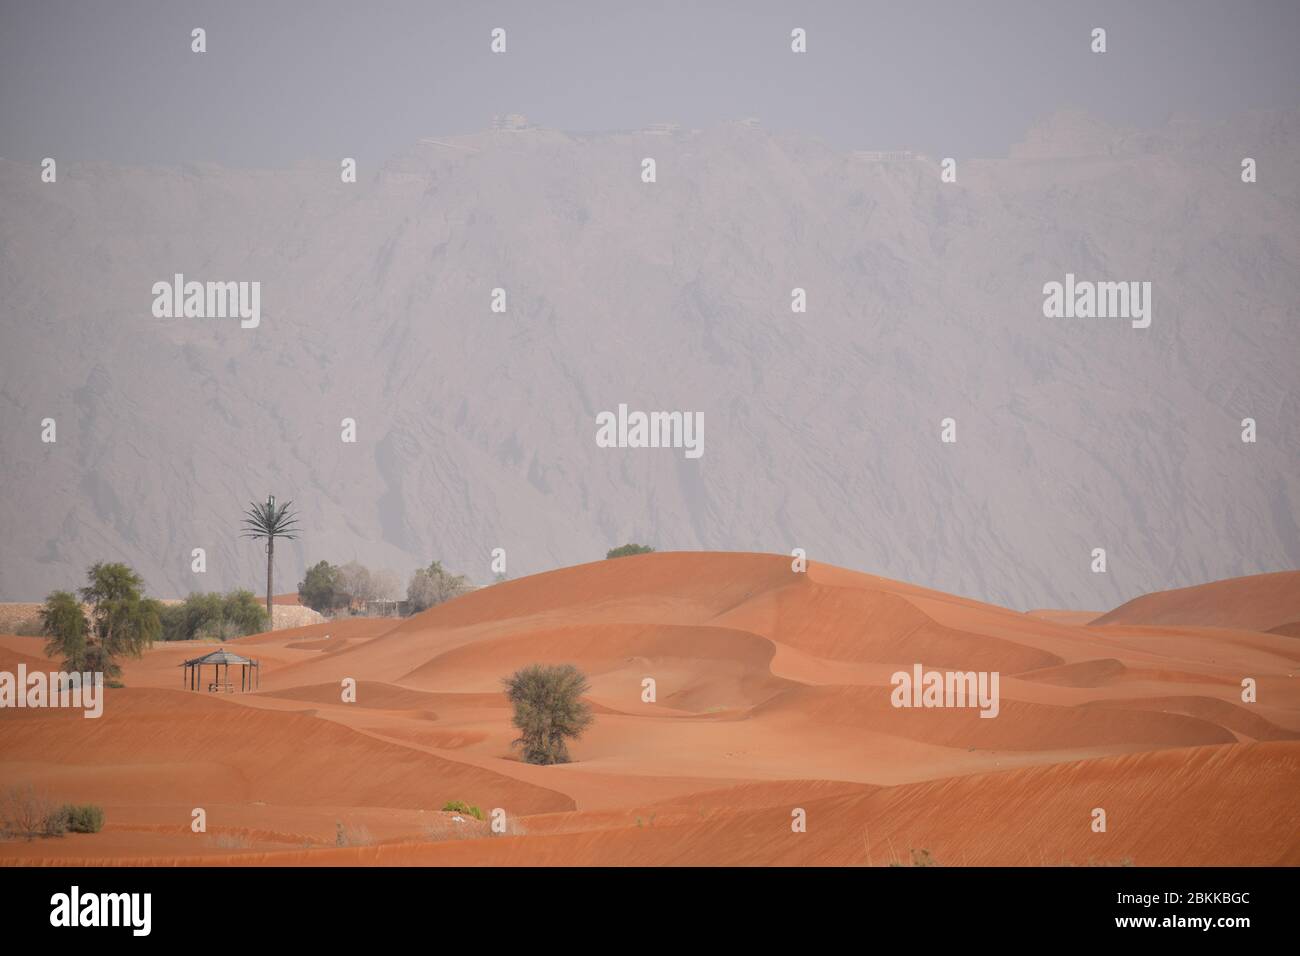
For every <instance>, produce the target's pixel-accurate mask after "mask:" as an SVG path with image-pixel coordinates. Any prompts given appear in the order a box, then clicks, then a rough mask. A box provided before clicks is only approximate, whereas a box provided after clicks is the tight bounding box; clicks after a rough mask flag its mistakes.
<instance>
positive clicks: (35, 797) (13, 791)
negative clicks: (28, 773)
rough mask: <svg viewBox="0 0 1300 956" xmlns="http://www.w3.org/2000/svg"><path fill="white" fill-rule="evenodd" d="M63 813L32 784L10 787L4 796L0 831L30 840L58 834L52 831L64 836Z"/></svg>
mask: <svg viewBox="0 0 1300 956" xmlns="http://www.w3.org/2000/svg"><path fill="white" fill-rule="evenodd" d="M59 812H60V811H59V808H58V807H56V806H55V805H54V802H53V801H52V800H50V799H49V798H48V797H47V796H45V795H44V794H43V793H38V792H37V790H36V788H35V787H33V786H32V785H31V784H27V785H26V786H21V787H10V788H9V789H8V790H6V791H5V792H4V794H3V795H0V831H3V832H4V833H6V834H9V835H12V836H20V837H23V838H24V839H26V840H34V839H36V838H37V837H38V836H52V835H55V834H53V833H51V829H54V830H56V831H57V832H58V833H62V832H63V831H62V830H60V829H58V827H59V824H60V823H61V818H60V816H59Z"/></svg>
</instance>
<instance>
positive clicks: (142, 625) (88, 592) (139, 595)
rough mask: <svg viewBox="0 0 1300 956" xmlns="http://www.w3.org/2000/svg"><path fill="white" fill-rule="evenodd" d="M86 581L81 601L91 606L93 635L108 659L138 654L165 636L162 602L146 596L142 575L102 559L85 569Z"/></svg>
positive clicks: (122, 565)
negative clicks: (87, 569) (163, 633)
mask: <svg viewBox="0 0 1300 956" xmlns="http://www.w3.org/2000/svg"><path fill="white" fill-rule="evenodd" d="M86 580H87V584H86V586H85V587H84V588H82V589H81V600H82V603H84V604H88V605H90V630H91V635H92V636H93V638H94V641H95V644H97V645H98V646H99V648H100V649H101V650H102V652H103V655H104V657H106V658H107V659H108V660H109V661H111V660H112V659H113V658H116V657H121V656H122V655H126V656H128V657H139V656H140V655H141V654H143V653H144V651H145V650H146V649H147V648H148V647H149V646H150V645H151V644H153V642H154V641H156V640H157V639H158V638H159V637H161V636H162V604H161V603H159V602H158V601H155V600H154V599H153V598H147V597H145V596H144V579H143V578H141V577H140V575H138V574H136V573H135V572H134V571H132V570H131V569H130V568H129V567H127V566H126V565H125V564H120V563H109V564H105V563H103V562H100V563H97V564H95V565H92V566H91V568H90V570H89V571H87V572H86ZM117 673H119V670H118V668H116V666H114V668H113V674H114V676H116V674H117ZM104 676H105V677H107V676H109V675H108V672H107V671H105V675H104Z"/></svg>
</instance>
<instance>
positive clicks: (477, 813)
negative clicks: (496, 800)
mask: <svg viewBox="0 0 1300 956" xmlns="http://www.w3.org/2000/svg"><path fill="white" fill-rule="evenodd" d="M442 809H443V812H444V813H446V812H451V813H463V814H465V815H466V816H470V817H473V818H474V819H475V820H482V819H483V811H482V810H480V809H479V808H478V807H471V806H470V805H469V804H468V803H466V802H465V801H464V800H452V801H450V802H448V803H444V804H443V805H442Z"/></svg>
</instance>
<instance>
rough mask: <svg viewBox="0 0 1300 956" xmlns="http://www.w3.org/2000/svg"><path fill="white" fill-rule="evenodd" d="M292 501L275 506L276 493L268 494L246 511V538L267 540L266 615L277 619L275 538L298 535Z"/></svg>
mask: <svg viewBox="0 0 1300 956" xmlns="http://www.w3.org/2000/svg"><path fill="white" fill-rule="evenodd" d="M292 504H293V502H292V501H286V502H285V503H284V504H282V505H280V507H279V508H277V507H276V506H275V495H267V496H266V503H265V504H260V505H259V504H257V503H256V502H250V507H249V509H248V510H247V511H245V512H244V530H243V532H242V536H243V537H245V538H254V539H265V540H266V616H267V617H268V618H271V620H275V618H274V615H272V613H271V590H272V584H273V576H272V569H273V567H274V565H275V539H276V538H288V539H289V540H293V539H294V538H296V537H298V528H297V521H298V516H297V515H296V514H294V513H293V512H291V511H290V510H289V507H290V506H291V505H292Z"/></svg>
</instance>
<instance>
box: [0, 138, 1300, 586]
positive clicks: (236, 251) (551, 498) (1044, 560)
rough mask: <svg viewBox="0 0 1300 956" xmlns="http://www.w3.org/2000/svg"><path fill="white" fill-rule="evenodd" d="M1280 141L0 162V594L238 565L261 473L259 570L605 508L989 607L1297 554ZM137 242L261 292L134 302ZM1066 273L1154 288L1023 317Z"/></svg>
mask: <svg viewBox="0 0 1300 956" xmlns="http://www.w3.org/2000/svg"><path fill="white" fill-rule="evenodd" d="M864 145H872V146H874V145H885V146H889V145H893V144H864ZM1298 145H1300V116H1297V114H1295V113H1255V114H1249V115H1246V116H1241V117H1238V118H1235V119H1232V120H1230V121H1226V122H1224V123H1221V124H1196V123H1185V122H1171V123H1170V124H1168V125H1167V126H1165V127H1163V128H1160V129H1156V130H1148V131H1140V130H1139V131H1132V130H1129V131H1126V130H1115V129H1111V128H1109V127H1105V126H1103V125H1101V124H1099V123H1097V122H1095V121H1092V120H1089V119H1087V118H1086V117H1081V116H1076V115H1070V114H1062V115H1058V116H1055V117H1052V118H1050V119H1049V120H1047V121H1045V122H1044V123H1043V124H1042V125H1041V126H1039V127H1037V128H1035V129H1034V130H1031V131H1030V132H1029V134H1028V135H1027V136H1026V140H1025V143H1024V144H1023V145H1022V146H1020V147H1018V148H1017V149H1015V150H1013V152H1012V154H1011V156H1010V158H1007V159H998V160H967V159H964V158H962V157H957V159H958V176H957V182H956V183H949V184H945V183H941V182H940V178H939V169H938V161H939V158H926V157H912V158H910V159H907V158H896V157H888V158H886V159H883V160H882V159H880V158H873V157H872V156H869V155H858V154H853V153H845V152H840V151H836V150H833V149H831V148H829V147H827V146H825V145H824V144H821V143H819V142H818V141H815V140H812V139H806V138H801V137H792V136H787V135H782V134H778V133H773V132H770V131H766V130H764V129H762V128H760V127H755V126H753V125H748V124H734V125H727V126H722V127H718V128H713V129H707V130H701V131H692V130H668V131H664V132H656V131H625V132H607V133H592V134H577V133H564V132H558V131H550V130H541V129H520V130H511V131H507V130H494V131H490V132H484V133H479V134H474V135H467V136H461V137H456V138H454V139H440V140H437V141H433V140H426V141H422V142H420V143H417V144H414V145H413V146H412V147H411V148H410V149H409V150H408V151H407V152H405V153H404V154H403V155H400V156H397V157H395V158H394V159H392V160H391V161H390V162H389V163H388V164H387V165H386V166H385V167H384V168H383V169H380V170H374V169H369V170H368V169H364V168H363V169H362V170H361V171H360V175H359V181H358V182H357V183H356V184H344V183H342V182H340V176H339V167H338V165H337V164H334V163H310V164H303V165H300V166H297V167H294V168H291V169H282V170H274V171H261V170H243V169H224V168H215V167H198V166H192V167H183V168H148V169H142V168H132V169H123V168H114V167H108V166H98V165H72V164H69V165H61V166H60V168H59V178H58V182H57V183H55V184H43V183H42V182H41V181H40V177H39V169H38V168H36V167H34V166H32V165H31V164H27V163H24V164H19V163H14V162H11V161H0V210H3V212H0V262H2V264H3V265H2V267H0V317H2V322H3V340H4V348H3V358H2V359H0V365H2V368H3V380H2V381H0V426H2V428H3V435H4V455H3V458H0V481H2V482H3V487H4V489H5V503H4V506H3V509H2V511H3V516H4V529H3V539H4V547H3V551H2V553H0V598H4V599H8V600H32V599H40V597H42V596H43V595H44V593H45V592H46V591H48V590H50V589H51V588H54V587H66V586H70V585H73V584H78V583H80V580H81V577H82V574H83V573H84V568H85V567H86V565H88V564H89V563H91V562H92V561H94V560H99V559H121V560H126V561H129V562H130V563H131V564H133V565H134V566H135V567H136V568H138V569H139V570H140V571H141V572H142V573H143V574H144V575H145V577H146V579H147V581H148V583H149V585H150V587H151V589H152V590H153V591H154V592H155V593H160V594H163V595H181V594H184V593H186V592H187V591H189V590H191V589H194V588H201V589H204V590H209V589H214V588H225V587H232V586H236V585H241V586H260V582H261V581H262V580H263V577H262V575H263V574H264V572H263V571H261V570H260V568H261V567H262V565H261V562H262V561H263V560H264V558H263V554H262V552H261V549H260V548H259V547H258V545H256V544H253V543H250V542H246V541H243V540H241V539H239V538H238V537H237V531H238V524H239V519H240V515H241V510H242V508H243V507H244V506H245V505H246V503H247V502H248V501H249V500H251V499H259V500H260V499H261V498H263V497H265V495H266V494H267V493H268V492H274V493H275V494H276V495H277V496H278V497H279V498H280V499H281V500H283V499H286V498H292V499H294V501H295V503H296V506H297V507H298V508H299V510H300V511H301V513H302V516H303V520H302V525H303V527H304V534H303V536H302V538H301V539H300V540H299V541H297V542H293V543H291V544H288V545H282V546H281V547H280V548H278V549H277V589H279V590H288V589H291V588H292V586H293V584H294V583H296V581H297V580H298V578H299V577H300V575H301V572H302V569H303V567H304V566H305V565H306V564H307V563H311V562H314V561H316V560H319V559H321V558H328V559H331V560H334V561H345V560H348V559H351V558H357V559H360V560H362V561H365V562H367V563H369V564H372V565H377V566H386V567H391V568H394V569H396V570H398V571H400V572H402V573H403V574H405V573H406V572H408V571H409V570H410V569H411V568H413V567H415V566H417V565H423V564H427V563H428V562H429V560H430V559H432V558H435V557H436V558H440V559H442V561H443V562H444V564H445V565H446V566H448V567H451V568H454V569H456V570H463V571H465V572H467V573H468V574H469V575H470V576H471V577H473V578H476V579H477V580H480V581H484V580H488V579H490V577H491V572H490V569H489V561H490V555H491V551H492V549H493V548H497V547H501V548H504V549H506V553H507V559H508V562H509V563H508V571H509V573H510V574H511V575H512V576H517V575H520V574H526V573H530V572H534V571H538V570H541V569H545V568H549V567H554V566H558V565H565V564H573V563H577V562H581V561H584V560H590V559H592V558H594V557H599V556H600V555H602V554H603V553H604V551H605V550H606V549H607V548H608V547H610V546H612V545H615V544H619V543H622V542H624V541H628V540H636V541H645V542H648V543H652V544H654V545H656V546H658V547H659V548H660V549H724V550H732V549H734V550H763V551H778V552H787V553H788V552H789V551H790V550H791V549H792V548H795V547H802V548H804V549H806V550H807V552H808V554H809V555H810V556H812V557H815V558H818V559H820V560H824V561H827V562H831V563H834V564H839V565H845V566H849V567H855V568H860V569H863V570H866V571H870V572H872V573H877V574H882V575H886V576H889V577H893V578H898V579H903V580H907V581H912V582H916V583H918V584H923V585H926V586H929V587H934V588H937V589H941V590H944V591H949V592H954V593H958V594H963V595H969V596H972V597H976V598H980V599H983V600H988V601H994V602H997V603H1000V604H1004V605H1009V606H1013V607H1066V606H1072V607H1113V606H1115V605H1117V604H1119V603H1121V602H1122V601H1124V600H1126V599H1128V598H1130V597H1132V596H1134V595H1136V594H1139V593H1143V592H1148V591H1154V590H1158V589H1163V588H1170V587H1178V586H1185V585H1190V584H1195V583H1199V582H1202V581H1206V580H1210V579H1216V578H1225V577H1231V576H1235V575H1243V574H1249V573H1255V572H1261V571H1274V570H1282V569H1288V568H1295V567H1298V566H1300V528H1298V527H1297V521H1298V520H1300V519H1297V515H1298V514H1300V473H1298V472H1297V469H1296V467H1295V464H1296V450H1297V448H1300V425H1297V421H1298V420H1300V394H1298V392H1297V373H1296V369H1297V368H1298V367H1300V361H1298V360H1300V322H1298V320H1300V315H1297V302H1300V273H1298V272H1297V270H1296V268H1295V265H1296V262H1297V261H1298V260H1300V230H1298V228H1297V212H1298V211H1300V202H1298V199H1300V195H1298V192H1297V185H1296V184H1297V182H1300V178H1298V177H1297V173H1300V162H1298V161H1297V156H1298V155H1300V152H1297V146H1298ZM1243 156H1251V157H1254V158H1255V159H1256V160H1257V162H1258V168H1259V182H1257V183H1254V184H1249V185H1248V184H1244V183H1242V182H1241V179H1240V163H1241V159H1242V157H1243ZM644 157H653V158H655V160H656V163H657V182H655V183H652V184H647V183H643V182H642V181H641V176H640V173H641V161H642V159H643V158H644ZM175 273H183V274H184V276H185V277H186V279H190V280H198V281H258V282H260V283H261V309H262V317H261V324H260V326H259V327H258V328H256V329H242V328H240V323H239V321H238V319H215V318H207V319H200V318H188V319H186V318H178V319H171V318H163V319H160V318H155V317H154V315H153V314H152V312H151V305H152V302H153V295H152V293H151V287H152V285H153V284H154V283H155V282H159V281H170V280H171V278H172V276H173V275H174V274H175ZM1067 273H1074V274H1075V275H1076V276H1078V278H1080V279H1089V280H1095V281H1105V280H1113V281H1150V282H1151V283H1152V289H1153V291H1152V306H1153V307H1152V324H1151V327H1150V328H1147V329H1135V328H1132V327H1131V324H1130V322H1129V321H1128V320H1126V319H1122V318H1120V319H1049V318H1045V317H1044V314H1043V308H1042V306H1043V292H1042V288H1043V285H1044V283H1046V282H1051V281H1062V280H1063V279H1064V277H1065V275H1066V274H1067ZM498 287H499V288H503V289H505V290H506V296H507V298H506V302H507V311H506V312H505V313H504V314H500V313H494V312H493V311H491V308H490V305H491V296H492V290H493V289H494V288H498ZM796 287H799V288H803V289H805V290H806V291H807V299H808V310H807V312H806V313H804V314H798V313H793V312H792V311H791V306H790V303H791V290H792V289H794V288H796ZM620 403H626V404H627V405H628V406H629V407H630V408H631V409H641V410H646V411H651V410H686V411H698V412H702V413H703V415H704V420H705V426H706V427H705V433H704V437H705V441H704V455H703V457H701V458H699V459H698V460H691V459H688V458H687V457H685V455H684V454H683V452H682V451H681V450H680V449H610V448H600V447H597V444H596V441H595V433H596V424H595V416H596V415H597V414H598V413H599V412H601V411H606V410H616V409H617V408H618V405H619V404H620ZM47 417H48V418H54V419H55V420H56V422H57V429H58V431H57V442H55V443H53V444H46V443H42V442H41V422H42V419H45V418H47ZM948 417H951V418H953V419H955V421H956V429H957V442H956V443H955V444H944V443H942V442H941V441H940V422H941V420H942V419H944V418H948ZM1245 417H1253V418H1255V419H1256V420H1257V423H1258V434H1259V440H1258V441H1257V442H1256V443H1254V444H1244V443H1243V442H1242V441H1241V437H1240V435H1241V425H1240V423H1241V420H1242V419H1243V418H1245ZM345 418H352V419H355V421H356V426H357V441H356V442H355V443H344V442H343V441H341V440H340V434H341V422H342V420H343V419H345ZM196 547H203V548H206V550H207V555H208V571H207V573H206V575H202V576H200V575H195V574H193V573H192V572H191V569H190V554H191V549H193V548H196ZM1098 547H1100V548H1105V549H1106V552H1107V563H1108V567H1107V571H1106V573H1105V574H1098V573H1093V572H1092V571H1091V569H1090V565H1091V562H1092V549H1094V548H1098Z"/></svg>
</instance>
